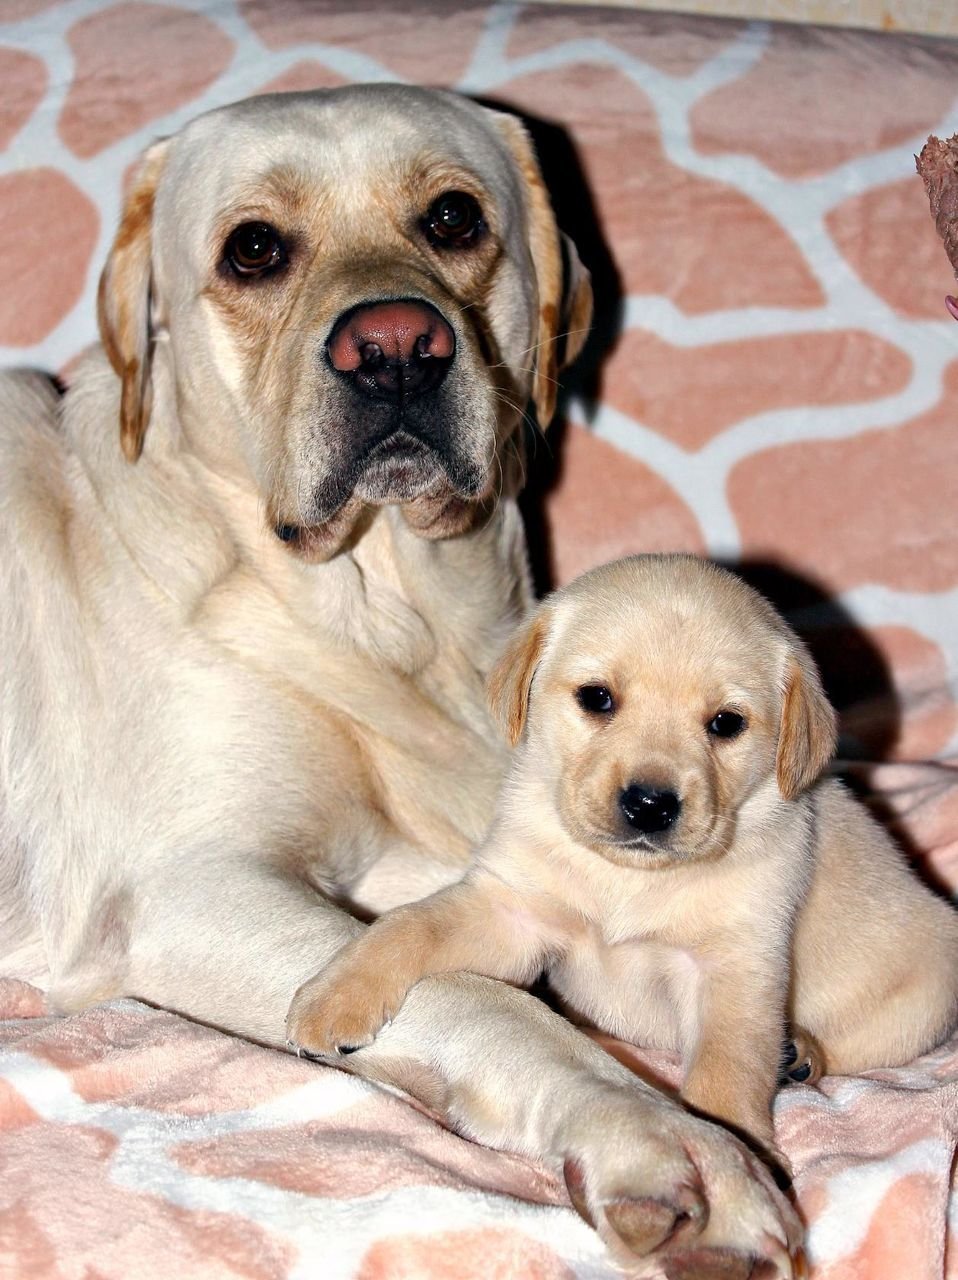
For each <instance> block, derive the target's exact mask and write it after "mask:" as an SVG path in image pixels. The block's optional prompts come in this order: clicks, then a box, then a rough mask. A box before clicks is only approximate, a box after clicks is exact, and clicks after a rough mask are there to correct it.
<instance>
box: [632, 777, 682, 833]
mask: <svg viewBox="0 0 958 1280" xmlns="http://www.w3.org/2000/svg"><path fill="white" fill-rule="evenodd" d="M619 808H620V809H621V810H622V812H623V813H624V814H625V820H626V822H627V823H628V824H629V826H630V827H635V829H636V831H641V832H642V834H643V835H644V836H651V835H655V834H656V833H657V832H659V831H665V830H666V829H667V828H668V827H671V825H672V823H673V822H674V821H675V819H676V818H677V817H678V816H679V813H680V812H681V809H682V801H681V800H680V799H679V798H678V796H677V795H676V794H675V792H674V791H660V790H658V789H657V788H656V787H644V786H643V785H642V784H641V783H640V782H633V783H630V784H629V786H627V787H626V788H625V790H624V791H623V792H622V794H621V795H620V796H619Z"/></svg>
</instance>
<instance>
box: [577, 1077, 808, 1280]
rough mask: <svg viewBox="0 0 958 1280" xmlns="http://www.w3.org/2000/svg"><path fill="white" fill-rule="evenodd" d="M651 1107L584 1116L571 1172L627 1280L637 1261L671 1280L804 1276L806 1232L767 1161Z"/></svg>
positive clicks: (626, 1102) (608, 1107) (687, 1118)
mask: <svg viewBox="0 0 958 1280" xmlns="http://www.w3.org/2000/svg"><path fill="white" fill-rule="evenodd" d="M646 1101H647V1105H645V1106H635V1105H634V1103H630V1099H629V1097H628V1095H627V1094H626V1093H624V1092H623V1093H621V1094H619V1095H618V1097H617V1098H615V1099H614V1100H613V1099H607V1100H606V1102H605V1104H604V1105H603V1106H602V1107H601V1108H600V1109H599V1111H598V1113H596V1112H590V1111H589V1110H588V1109H586V1111H585V1112H584V1113H583V1115H582V1117H581V1124H579V1123H577V1124H576V1126H575V1132H574V1136H573V1137H572V1142H571V1143H570V1147H571V1150H569V1149H567V1155H566V1159H565V1169H564V1172H565V1179H566V1185H567V1187H568V1189H569V1195H570V1197H571V1199H572V1202H573V1204H574V1205H575V1206H576V1208H577V1209H578V1210H579V1212H580V1214H582V1216H583V1217H584V1218H585V1219H586V1221H588V1222H590V1223H592V1225H593V1226H595V1228H596V1229H597V1230H598V1232H599V1234H600V1235H601V1236H602V1238H603V1239H604V1240H605V1242H606V1244H607V1245H608V1246H609V1247H610V1248H611V1249H612V1251H613V1253H614V1254H615V1255H616V1256H617V1257H618V1258H619V1259H620V1261H621V1262H622V1263H623V1265H627V1266H628V1267H629V1269H630V1274H637V1273H636V1272H635V1267H636V1259H637V1258H639V1259H644V1260H646V1264H647V1265H649V1266H651V1265H653V1259H654V1264H655V1265H657V1267H658V1268H659V1270H657V1271H656V1272H655V1274H656V1275H662V1274H663V1273H664V1275H665V1276H667V1277H668V1278H669V1280H747V1278H748V1280H757V1278H758V1277H762V1280H792V1278H793V1277H797V1276H801V1275H802V1274H804V1271H803V1261H802V1257H801V1238H802V1228H801V1223H800V1222H799V1220H798V1218H797V1217H796V1215H795V1213H794V1211H793V1210H792V1208H791V1206H790V1205H789V1203H788V1201H787V1199H786V1198H785V1196H784V1195H783V1194H782V1193H781V1192H780V1191H779V1190H778V1188H777V1187H776V1186H775V1183H774V1181H773V1179H772V1176H771V1174H770V1173H769V1171H768V1169H766V1167H765V1166H764V1164H763V1163H762V1161H761V1160H760V1159H759V1158H758V1157H757V1156H753V1155H752V1153H751V1152H750V1151H748V1150H747V1148H745V1147H744V1146H743V1145H742V1144H741V1143H740V1142H738V1141H737V1139H735V1138H733V1137H732V1136H731V1134H729V1133H727V1132H725V1131H724V1130H722V1129H720V1128H718V1127H717V1126H716V1125H713V1124H710V1123H709V1122H708V1121H705V1120H701V1119H699V1118H698V1117H696V1116H693V1115H691V1114H689V1113H688V1112H686V1111H683V1110H681V1109H680V1108H678V1107H676V1106H671V1105H669V1104H667V1103H665V1101H664V1099H663V1100H658V1099H654V1100H653V1099H648V1098H646ZM640 1273H641V1274H645V1271H644V1270H643V1271H641V1272H640Z"/></svg>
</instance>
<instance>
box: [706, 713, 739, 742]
mask: <svg viewBox="0 0 958 1280" xmlns="http://www.w3.org/2000/svg"><path fill="white" fill-rule="evenodd" d="M706 728H707V729H708V731H709V733H710V734H711V735H712V737H713V738H737V737H738V735H739V734H740V733H741V732H742V730H743V729H744V728H745V717H744V716H740V715H739V713H738V712H737V711H720V712H719V713H718V715H716V716H714V717H713V718H712V719H711V720H710V721H709V722H708V724H707V725H706Z"/></svg>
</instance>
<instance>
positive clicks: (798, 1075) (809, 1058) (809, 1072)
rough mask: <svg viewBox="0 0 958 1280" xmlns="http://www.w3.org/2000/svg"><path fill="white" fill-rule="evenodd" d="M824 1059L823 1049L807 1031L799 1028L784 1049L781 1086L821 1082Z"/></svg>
mask: <svg viewBox="0 0 958 1280" xmlns="http://www.w3.org/2000/svg"><path fill="white" fill-rule="evenodd" d="M823 1063H824V1058H823V1055H822V1051H821V1049H820V1048H819V1047H818V1045H817V1044H816V1042H815V1040H814V1039H813V1038H812V1037H811V1036H810V1035H809V1034H808V1032H807V1031H802V1030H800V1029H798V1028H796V1030H795V1031H794V1033H793V1035H792V1038H791V1039H790V1040H787V1041H786V1042H785V1044H784V1046H783V1048H782V1058H781V1062H780V1063H779V1076H778V1082H779V1084H783V1085H784V1084H814V1083H815V1082H816V1080H820V1079H821V1076H822V1072H823Z"/></svg>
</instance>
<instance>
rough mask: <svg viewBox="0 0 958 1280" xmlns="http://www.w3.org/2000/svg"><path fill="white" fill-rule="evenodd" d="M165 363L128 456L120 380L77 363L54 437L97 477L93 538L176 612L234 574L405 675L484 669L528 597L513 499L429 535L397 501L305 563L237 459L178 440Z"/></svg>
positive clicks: (190, 611)
mask: <svg viewBox="0 0 958 1280" xmlns="http://www.w3.org/2000/svg"><path fill="white" fill-rule="evenodd" d="M164 364H165V362H163V361H158V362H157V365H158V367H157V368H156V370H155V375H154V376H155V382H156V386H155V391H154V407H153V413H152V417H151V422H150V426H149V429H148V431H147V434H146V440H145V446H144V450H143V455H142V457H141V458H140V460H139V461H138V462H136V463H135V464H130V463H129V462H127V461H126V460H125V459H124V458H123V457H122V454H121V453H120V449H119V440H118V435H113V434H111V433H110V432H109V430H108V428H107V424H109V423H112V422H116V421H117V417H118V407H119V382H118V379H117V378H116V377H115V375H114V374H113V372H112V370H111V369H110V368H109V366H108V364H107V362H106V360H105V358H104V357H103V354H102V352H101V351H99V350H97V351H94V352H92V353H91V354H90V355H89V356H88V357H86V359H85V360H84V362H83V363H82V365H81V366H80V368H79V370H78V372H77V377H76V382H75V385H74V387H73V388H72V389H71V391H70V393H69V394H68V396H67V400H66V408H65V414H64V430H65V434H66V435H67V437H68V439H69V442H70V445H71V446H72V449H73V451H74V453H75V455H76V457H77V460H78V461H79V463H80V465H81V466H82V468H83V471H84V472H85V476H86V483H87V484H89V485H90V487H93V486H94V481H93V478H94V477H98V479H97V482H96V485H95V488H96V492H97V499H98V503H99V508H100V513H101V520H102V527H101V530H100V536H101V537H103V538H108V539H111V540H119V541H121V542H122V543H123V545H124V547H125V550H126V552H127V553H128V554H129V556H130V557H131V559H132V560H133V561H134V562H135V563H136V566H137V568H138V569H139V571H140V572H141V573H143V574H144V575H146V576H147V577H148V578H150V579H151V580H152V581H153V582H154V584H155V586H156V588H157V589H158V590H159V591H160V592H161V593H162V594H163V595H165V596H167V597H169V598H170V599H171V602H172V603H173V604H174V606H175V607H178V608H179V609H180V610H182V612H183V614H184V615H186V616H195V615H196V613H197V612H198V611H200V610H202V609H203V607H204V601H205V600H206V599H207V598H208V597H209V596H210V595H211V594H212V593H214V592H216V591H219V590H221V589H222V588H223V586H224V584H225V583H226V582H227V581H234V580H238V579H243V580H246V581H248V583H249V586H250V590H254V589H255V590H257V591H260V592H261V593H262V594H263V598H264V600H265V599H266V598H267V597H268V598H269V600H271V601H272V604H273V605H274V606H278V607H280V608H281V609H282V611H283V613H284V615H285V616H286V617H287V619H289V620H290V621H292V622H293V623H294V625H296V626H297V627H298V628H300V629H303V630H305V631H312V632H317V631H319V632H322V633H323V635H324V637H325V639H326V641H327V643H328V642H329V641H332V642H333V643H334V644H337V645H340V646H342V647H344V648H349V649H352V650H354V651H355V650H358V651H360V652H362V653H365V654H368V655H369V656H370V657H371V658H372V659H373V660H375V661H376V662H377V663H379V664H385V665H387V666H389V667H391V668H394V669H396V670H399V671H401V672H403V673H404V674H407V675H411V676H415V677H418V676H420V675H421V674H422V673H423V672H427V671H428V670H429V669H430V668H431V667H435V666H436V665H437V664H439V665H440V666H443V665H445V666H448V665H449V664H450V663H453V664H456V663H462V662H466V663H467V664H468V665H470V666H472V667H474V668H475V669H476V670H477V671H478V672H479V673H480V675H481V676H484V675H485V674H486V672H487V671H488V669H489V667H490V666H491V664H492V662H493V661H494V660H495V657H496V656H497V654H498V651H499V649H500V648H501V646H502V644H503V643H504V641H505V639H506V636H507V635H508V634H509V632H510V630H511V629H512V627H513V626H514V625H515V624H516V622H517V621H518V620H519V618H520V617H521V616H522V614H523V613H524V612H525V610H526V609H527V608H528V607H529V604H530V602H531V597H532V592H531V585H530V578H529V572H528V565H527V559H526V549H525V537H524V533H523V529H522V523H521V518H520V516H519V513H518V509H517V506H516V503H515V501H514V500H512V499H506V500H503V501H502V502H501V503H500V504H499V506H498V508H497V509H496V510H495V511H494V512H493V514H492V515H491V517H490V518H489V520H488V521H487V523H486V524H485V525H484V526H483V527H482V528H479V529H477V530H475V531H473V532H470V533H468V534H464V535H462V536H460V537H456V538H450V539H447V540H443V541H435V542H431V541H428V540H427V539H424V538H422V537H420V536H419V535H418V534H416V533H415V532H414V531H413V530H411V529H410V528H409V527H408V526H407V524H406V522H405V521H404V520H403V518H402V514H401V512H400V510H399V509H398V508H395V507H385V508H382V509H381V510H380V511H379V512H378V513H376V515H375V518H374V519H372V520H371V521H370V522H369V523H368V527H367V528H366V529H365V531H364V532H363V534H362V536H361V537H360V538H359V539H358V540H357V541H356V543H355V544H354V545H353V546H352V547H350V549H348V550H347V551H344V552H342V553H341V554H339V555H337V556H335V557H333V558H332V559H331V560H329V561H328V562H326V563H322V564H309V563H306V562H305V561H303V560H301V559H299V558H298V556H297V555H296V553H295V551H292V550H291V549H290V548H289V547H287V546H286V545H285V544H284V543H282V542H281V541H280V540H279V539H278V538H277V537H276V534H275V533H274V531H273V530H272V529H271V528H270V527H269V525H268V522H267V520H266V517H265V503H264V501H263V498H262V496H261V494H260V492H259V491H258V488H257V486H256V483H255V481H254V480H253V478H252V476H251V475H250V473H249V472H247V471H245V470H244V469H243V467H242V464H241V463H240V465H237V466H236V467H235V468H234V469H233V470H232V471H231V472H230V473H228V474H227V473H224V472H222V471H220V470H218V469H214V468H213V467H211V466H210V464H209V461H208V460H204V459H202V458H200V457H198V456H197V454H196V452H194V451H192V450H191V449H190V448H189V446H188V443H187V441H186V439H185V437H184V433H183V432H182V430H181V429H180V424H179V419H178V416H177V413H176V408H175V393H174V391H173V388H172V385H171V379H170V375H169V373H168V371H166V370H165V369H164V367H163V365H164ZM134 509H135V512H136V519H134V518H133V511H134ZM184 513H189V516H188V519H187V520H186V521H184V518H183V516H184ZM443 683H446V681H445V680H443ZM449 683H450V684H452V683H453V681H451V680H450V681H449Z"/></svg>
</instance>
